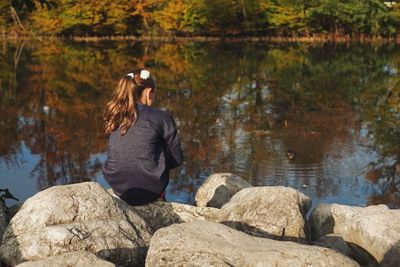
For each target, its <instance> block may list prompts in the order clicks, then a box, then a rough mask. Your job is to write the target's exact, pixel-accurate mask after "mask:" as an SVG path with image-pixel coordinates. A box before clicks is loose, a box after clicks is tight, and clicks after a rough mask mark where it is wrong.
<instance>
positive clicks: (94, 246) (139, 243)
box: [0, 182, 153, 266]
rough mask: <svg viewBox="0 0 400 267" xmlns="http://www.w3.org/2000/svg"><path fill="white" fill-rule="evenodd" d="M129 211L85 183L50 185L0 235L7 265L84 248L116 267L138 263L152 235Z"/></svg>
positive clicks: (142, 222)
mask: <svg viewBox="0 0 400 267" xmlns="http://www.w3.org/2000/svg"><path fill="white" fill-rule="evenodd" d="M152 233H153V232H152V231H151V229H150V227H148V225H147V224H146V222H145V220H143V218H142V217H141V216H140V215H139V214H138V213H135V211H133V210H131V209H128V208H126V207H125V206H124V205H122V204H121V202H119V201H117V200H116V199H115V198H114V197H112V196H111V195H110V194H108V193H107V191H105V190H104V189H103V188H102V187H101V186H100V185H99V184H97V183H94V182H86V183H80V184H73V185H63V186H54V187H51V188H48V189H46V190H44V191H41V192H39V193H37V194H36V195H34V196H33V197H31V198H29V199H28V200H26V201H25V203H24V204H23V205H22V207H21V209H20V210H19V211H18V213H17V214H16V215H15V216H14V217H13V218H12V220H11V221H10V224H9V226H8V228H7V230H6V232H5V234H4V236H3V243H2V246H1V247H0V255H1V258H2V260H3V261H4V262H6V264H8V265H12V266H14V265H16V264H19V263H21V262H23V261H30V260H37V259H43V258H47V257H50V256H53V255H61V254H65V253H68V252H72V251H80V250H87V251H89V252H92V253H95V254H96V255H97V256H99V257H101V258H103V259H106V260H109V261H111V262H113V263H116V264H118V265H122V266H125V265H135V264H136V265H140V264H143V263H144V259H145V255H146V251H147V248H148V245H149V243H150V238H151V236H152Z"/></svg>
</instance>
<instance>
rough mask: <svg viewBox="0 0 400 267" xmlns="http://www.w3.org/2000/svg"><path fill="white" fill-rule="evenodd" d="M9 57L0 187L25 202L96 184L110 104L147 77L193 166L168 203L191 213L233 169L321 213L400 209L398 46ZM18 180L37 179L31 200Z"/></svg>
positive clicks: (26, 51) (0, 88)
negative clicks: (281, 188)
mask: <svg viewBox="0 0 400 267" xmlns="http://www.w3.org/2000/svg"><path fill="white" fill-rule="evenodd" d="M1 55H2V60H1V61H0V64H1V69H2V71H1V72H0V111H1V112H0V126H1V127H0V135H1V136H2V139H1V141H0V184H1V185H2V186H1V187H5V186H8V187H11V189H12V188H13V187H14V190H13V191H12V192H13V193H14V194H15V195H16V196H17V197H19V198H26V196H29V194H32V192H33V191H35V190H41V189H44V188H46V187H49V186H51V185H54V184H65V183H74V182H80V181H86V180H93V179H101V177H100V175H99V170H100V168H101V164H102V162H103V161H104V151H105V144H106V142H105V139H104V136H103V133H102V118H101V115H102V110H103V106H104V104H105V103H106V102H107V101H108V99H109V97H110V94H111V92H112V89H113V88H114V86H115V84H116V81H117V80H118V79H119V78H120V76H121V75H123V74H124V73H125V72H127V71H129V70H130V68H131V67H132V66H141V67H143V66H146V67H148V68H151V70H152V71H153V72H154V75H155V77H157V82H158V85H159V92H158V100H159V103H158V104H159V106H160V107H161V108H165V109H167V110H169V111H170V112H171V113H173V115H174V117H175V118H176V120H177V123H178V125H179V129H180V131H181V139H182V142H183V148H184V153H185V157H186V161H185V166H184V167H183V168H181V169H179V170H176V171H174V173H173V177H174V178H173V179H172V181H171V185H170V187H169V189H168V196H167V197H168V198H169V199H171V200H172V199H173V200H178V201H182V202H188V203H191V202H193V198H194V193H195V192H196V189H197V188H198V186H199V185H200V184H201V183H202V181H203V180H204V179H205V178H206V177H207V176H208V174H210V173H212V172H221V171H228V172H233V173H236V174H239V175H241V176H242V177H244V178H245V179H247V180H249V182H251V183H253V184H255V185H286V186H292V187H295V188H297V189H299V190H301V191H303V192H305V193H306V194H308V195H309V196H311V197H312V198H313V199H314V200H315V202H316V203H317V202H332V201H334V202H339V203H346V204H354V205H368V204H377V203H387V204H389V205H391V206H392V207H400V193H399V191H400V186H399V182H400V181H399V173H400V167H399V160H400V87H399V82H400V78H399V76H398V68H399V64H400V49H399V47H398V46H395V45H385V46H380V47H376V46H372V45H357V44H354V45H351V46H348V45H332V44H331V45H329V44H326V45H322V46H313V45H308V44H303V45H295V44H290V45H276V44H274V45H273V44H260V43H235V44H225V43H175V44H171V43H123V42H114V43H112V42H102V43H96V44H82V43H67V42H43V43H41V42H31V43H29V44H10V43H4V44H3V47H2V54H1ZM288 150H291V151H294V152H295V154H296V157H295V159H289V158H288V157H287V154H286V152H287V151H288ZM27 171H28V172H29V175H27V177H20V176H21V175H22V173H24V175H25V173H27ZM11 174H12V175H16V176H18V180H19V182H17V181H16V179H14V180H13V179H10V178H8V177H9V176H10V175H11ZM24 179H30V181H29V182H28V181H27V182H26V183H25V184H30V182H31V181H32V180H34V181H36V184H37V185H36V188H35V189H34V190H33V191H32V190H31V191H29V192H30V193H29V194H28V193H26V194H23V193H22V190H23V188H21V183H22V184H24V182H21V181H24ZM17 184H18V186H16V185H17ZM19 191H21V192H20V193H19Z"/></svg>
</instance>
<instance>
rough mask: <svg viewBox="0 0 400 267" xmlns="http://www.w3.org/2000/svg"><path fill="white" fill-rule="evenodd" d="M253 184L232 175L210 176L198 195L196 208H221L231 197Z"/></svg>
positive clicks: (219, 174)
mask: <svg viewBox="0 0 400 267" xmlns="http://www.w3.org/2000/svg"><path fill="white" fill-rule="evenodd" d="M248 187H252V185H251V184H249V183H248V182H246V181H245V180H243V179H242V178H240V177H239V176H237V175H234V174H232V173H215V174H212V175H210V176H209V177H208V178H207V179H206V180H205V181H204V183H203V184H202V185H201V186H200V188H199V189H198V190H197V193H196V197H195V200H196V206H198V207H214V208H221V207H222V206H223V205H224V204H226V203H227V202H228V201H229V200H230V199H231V197H232V196H233V195H234V194H236V193H237V192H239V191H240V190H242V189H243V188H248Z"/></svg>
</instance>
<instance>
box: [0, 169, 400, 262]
mask: <svg viewBox="0 0 400 267" xmlns="http://www.w3.org/2000/svg"><path fill="white" fill-rule="evenodd" d="M310 208H311V199H310V198H309V197H307V196H306V195H304V194H302V193H301V192H299V191H297V190H295V189H293V188H288V187H282V186H263V187H253V186H252V185H250V184H248V183H247V182H246V181H244V180H243V179H241V178H240V177H238V176H236V175H233V174H229V173H218V174H213V175H211V176H210V177H208V179H207V180H206V181H205V182H204V184H203V185H202V186H201V187H200V188H199V190H198V192H197V194H196V206H191V205H185V204H179V203H172V202H161V201H157V202H154V203H151V204H148V205H144V206H137V207H132V206H129V205H127V204H126V203H125V202H123V201H122V200H120V199H119V198H118V197H116V196H115V195H113V194H112V192H107V191H106V190H105V189H104V188H102V187H101V186H100V185H99V184H97V183H95V182H85V183H80V184H73V185H62V186H54V187H51V188H48V189H46V190H44V191H41V192H39V193H37V194H36V195H34V196H33V197H31V198H29V199H28V200H26V202H25V203H23V205H21V207H20V209H19V210H18V211H10V210H9V209H7V208H6V207H4V206H0V234H2V236H3V238H2V241H1V247H0V257H1V260H2V265H0V266H24V267H30V266H99V267H101V266H393V267H394V266H400V210H391V209H389V208H388V207H387V206H385V205H377V206H368V207H351V206H345V205H338V204H321V205H318V206H317V207H315V208H314V209H313V210H312V211H311V215H310V217H309V218H308V219H307V218H306V214H307V213H308V212H310ZM14 214H15V215H14Z"/></svg>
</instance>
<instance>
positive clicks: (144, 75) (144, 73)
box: [140, 70, 150, 80]
mask: <svg viewBox="0 0 400 267" xmlns="http://www.w3.org/2000/svg"><path fill="white" fill-rule="evenodd" d="M149 77H150V72H149V71H148V70H141V71H140V78H141V79H143V80H147V79H148V78H149Z"/></svg>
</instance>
